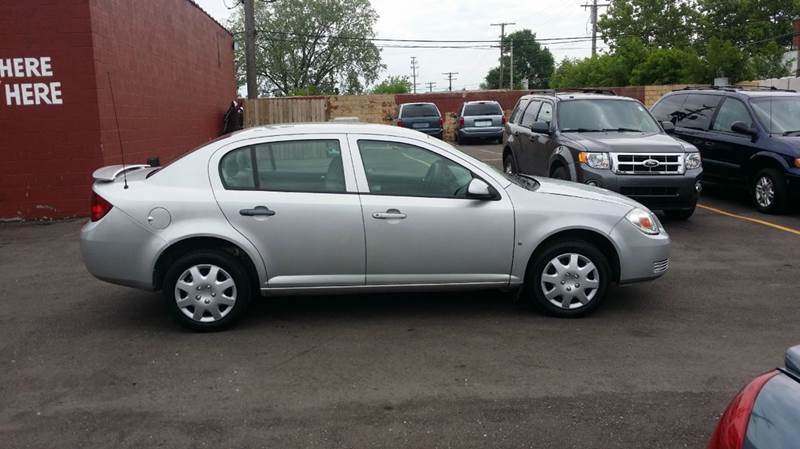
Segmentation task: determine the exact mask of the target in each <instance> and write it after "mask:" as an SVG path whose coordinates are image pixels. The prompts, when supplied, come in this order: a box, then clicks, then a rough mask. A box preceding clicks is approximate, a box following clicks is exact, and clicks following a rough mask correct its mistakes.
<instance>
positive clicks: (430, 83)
mask: <svg viewBox="0 0 800 449" xmlns="http://www.w3.org/2000/svg"><path fill="white" fill-rule="evenodd" d="M425 84H427V85H428V93H431V92H433V86H435V85H436V82H435V81H428V82H427V83H425Z"/></svg>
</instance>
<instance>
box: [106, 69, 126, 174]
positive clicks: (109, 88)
mask: <svg viewBox="0 0 800 449" xmlns="http://www.w3.org/2000/svg"><path fill="white" fill-rule="evenodd" d="M108 90H110V91H111V107H112V108H113V109H114V121H115V122H116V123H117V138H118V139H119V155H120V158H122V180H123V183H124V185H125V187H124V188H125V189H127V188H128V174H127V170H125V151H124V150H123V149H122V134H120V132H119V116H118V115H117V102H116V100H114V85H113V84H112V83H111V72H108Z"/></svg>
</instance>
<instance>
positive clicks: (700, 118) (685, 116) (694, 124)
mask: <svg viewBox="0 0 800 449" xmlns="http://www.w3.org/2000/svg"><path fill="white" fill-rule="evenodd" d="M721 99H722V97H720V96H718V95H706V94H691V95H689V97H688V98H686V101H685V102H684V103H683V105H682V106H681V108H680V109H678V112H677V113H676V118H677V120H678V121H677V123H676V124H675V125H676V126H680V127H682V128H692V129H699V130H707V129H708V128H709V125H711V117H712V116H713V115H714V109H716V107H717V105H718V104H719V101H720V100H721Z"/></svg>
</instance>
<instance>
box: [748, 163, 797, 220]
mask: <svg viewBox="0 0 800 449" xmlns="http://www.w3.org/2000/svg"><path fill="white" fill-rule="evenodd" d="M750 191H751V193H752V195H753V203H754V204H755V206H756V208H757V209H758V210H759V211H761V212H764V213H767V214H776V213H779V212H782V211H783V209H784V206H785V204H786V197H787V195H788V192H787V189H786V181H785V179H784V177H783V174H782V173H781V172H779V171H778V170H775V169H774V168H765V169H763V170H761V171H759V172H758V173H756V176H755V177H754V178H753V184H752V186H751V188H750Z"/></svg>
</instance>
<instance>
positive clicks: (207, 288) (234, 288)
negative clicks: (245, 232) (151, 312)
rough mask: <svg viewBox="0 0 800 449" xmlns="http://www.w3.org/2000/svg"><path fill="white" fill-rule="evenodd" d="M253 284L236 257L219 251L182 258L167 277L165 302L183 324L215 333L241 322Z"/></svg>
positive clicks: (200, 252) (198, 253)
mask: <svg viewBox="0 0 800 449" xmlns="http://www.w3.org/2000/svg"><path fill="white" fill-rule="evenodd" d="M251 285H252V282H251V280H250V277H249V276H248V274H247V270H246V269H245V267H244V266H243V264H242V263H241V261H239V259H237V258H236V257H234V256H232V255H230V254H228V253H226V252H223V251H218V250H200V251H194V252H191V253H189V254H186V255H184V256H183V257H181V258H179V259H178V260H177V261H175V263H173V264H172V266H171V267H170V268H169V270H168V271H167V273H166V275H165V277H164V288H163V293H164V299H165V300H166V301H167V305H168V307H169V309H170V311H171V312H172V314H173V316H174V317H175V318H176V319H177V320H178V322H180V323H181V324H182V325H184V326H186V327H188V328H190V329H193V330H197V331H216V330H222V329H225V328H227V327H229V326H230V325H231V324H233V323H234V322H235V321H236V320H238V319H239V318H240V317H241V316H242V314H243V313H244V311H245V309H247V306H248V305H249V304H250V299H251V295H252V289H251Z"/></svg>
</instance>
